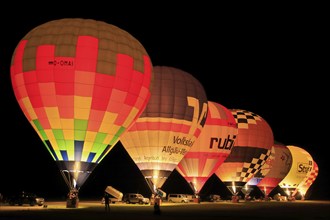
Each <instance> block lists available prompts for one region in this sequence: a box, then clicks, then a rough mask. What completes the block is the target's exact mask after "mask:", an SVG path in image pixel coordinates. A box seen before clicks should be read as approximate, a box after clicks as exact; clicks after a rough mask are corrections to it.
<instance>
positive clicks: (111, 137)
mask: <svg viewBox="0 0 330 220" xmlns="http://www.w3.org/2000/svg"><path fill="white" fill-rule="evenodd" d="M114 137H115V136H114V135H113V134H112V133H110V134H107V136H106V137H105V139H104V141H103V144H109V143H110V142H111V141H112V139H113V138H114Z"/></svg>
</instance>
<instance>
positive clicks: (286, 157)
mask: <svg viewBox="0 0 330 220" xmlns="http://www.w3.org/2000/svg"><path fill="white" fill-rule="evenodd" d="M273 149H274V152H272V154H271V156H270V158H271V161H270V170H269V172H268V173H267V174H266V175H265V176H264V177H263V178H262V179H261V180H260V181H259V182H258V183H257V187H258V188H259V189H260V190H261V191H262V192H263V193H264V195H265V197H268V195H269V193H271V192H272V190H273V189H274V188H276V187H277V186H278V184H279V183H280V182H281V181H282V180H283V179H284V177H285V176H286V175H287V174H288V173H289V170H290V168H291V166H292V156H291V152H290V150H289V149H288V148H287V147H286V146H285V145H284V144H281V143H278V142H275V143H274V146H273ZM265 166H266V165H265Z"/></svg>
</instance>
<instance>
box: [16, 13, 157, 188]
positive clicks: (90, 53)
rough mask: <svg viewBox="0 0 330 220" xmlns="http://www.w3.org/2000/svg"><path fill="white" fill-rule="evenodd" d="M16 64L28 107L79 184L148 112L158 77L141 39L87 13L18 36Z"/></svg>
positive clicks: (67, 176) (70, 179)
mask: <svg viewBox="0 0 330 220" xmlns="http://www.w3.org/2000/svg"><path fill="white" fill-rule="evenodd" d="M10 70H11V80H12V87H13V90H14V94H15V97H16V99H17V101H18V104H19V106H20V108H21V110H22V111H23V113H24V115H25V116H26V118H27V119H28V121H29V122H30V124H31V125H32V127H33V128H34V129H35V131H36V133H37V134H38V135H39V137H40V138H41V140H42V141H43V143H44V145H45V146H46V148H47V150H48V151H49V153H50V154H51V156H52V158H53V159H54V160H55V161H56V163H57V165H58V167H59V169H60V171H61V174H62V175H63V177H64V180H65V181H66V183H67V185H68V187H69V189H70V190H76V191H77V190H79V188H80V187H81V186H82V185H83V184H84V182H85V181H86V179H87V178H88V176H89V175H90V173H91V172H92V171H93V170H94V168H95V167H96V166H97V164H99V163H100V162H101V161H102V159H103V158H104V157H105V156H106V155H107V153H108V152H109V151H110V150H111V149H112V148H113V147H114V146H115V144H116V143H117V142H118V141H119V137H120V136H121V135H122V133H123V132H124V131H125V130H126V129H127V128H128V127H129V126H130V125H131V124H132V123H133V121H134V120H136V118H137V117H138V116H139V115H140V114H141V113H142V111H143V110H144V108H145V106H146V104H147V102H148V100H149V98H150V89H151V84H152V79H153V66H152V63H151V60H150V58H149V56H148V54H147V52H146V50H145V49H144V47H143V46H142V45H141V44H140V42H139V41H138V40H137V39H135V38H134V37H133V36H132V35H130V34H129V33H127V32H126V31H124V30H122V29H120V28H118V27H116V26H114V25H111V24H108V23H105V22H103V21H96V20H92V19H81V18H63V19H59V20H53V21H49V22H47V23H44V24H42V25H40V26H37V27H36V28H34V29H32V30H31V31H30V32H28V33H27V34H26V35H25V36H24V37H23V39H22V40H21V41H20V42H19V43H18V45H17V47H16V49H15V51H14V53H13V56H12V61H11V69H10Z"/></svg>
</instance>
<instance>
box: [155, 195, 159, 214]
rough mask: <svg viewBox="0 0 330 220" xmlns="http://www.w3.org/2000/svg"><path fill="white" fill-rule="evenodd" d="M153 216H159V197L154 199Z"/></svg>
mask: <svg viewBox="0 0 330 220" xmlns="http://www.w3.org/2000/svg"><path fill="white" fill-rule="evenodd" d="M154 214H155V215H160V196H159V195H156V196H155V199H154Z"/></svg>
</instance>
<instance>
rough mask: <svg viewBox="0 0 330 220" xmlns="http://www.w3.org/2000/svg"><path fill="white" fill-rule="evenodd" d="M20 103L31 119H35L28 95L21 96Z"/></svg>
mask: <svg viewBox="0 0 330 220" xmlns="http://www.w3.org/2000/svg"><path fill="white" fill-rule="evenodd" d="M21 100H22V103H23V104H24V106H25V108H26V110H27V113H28V114H29V117H30V118H31V119H32V120H35V119H37V118H38V117H37V115H36V113H35V111H34V109H33V107H32V104H31V102H30V99H29V97H25V98H22V99H21Z"/></svg>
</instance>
